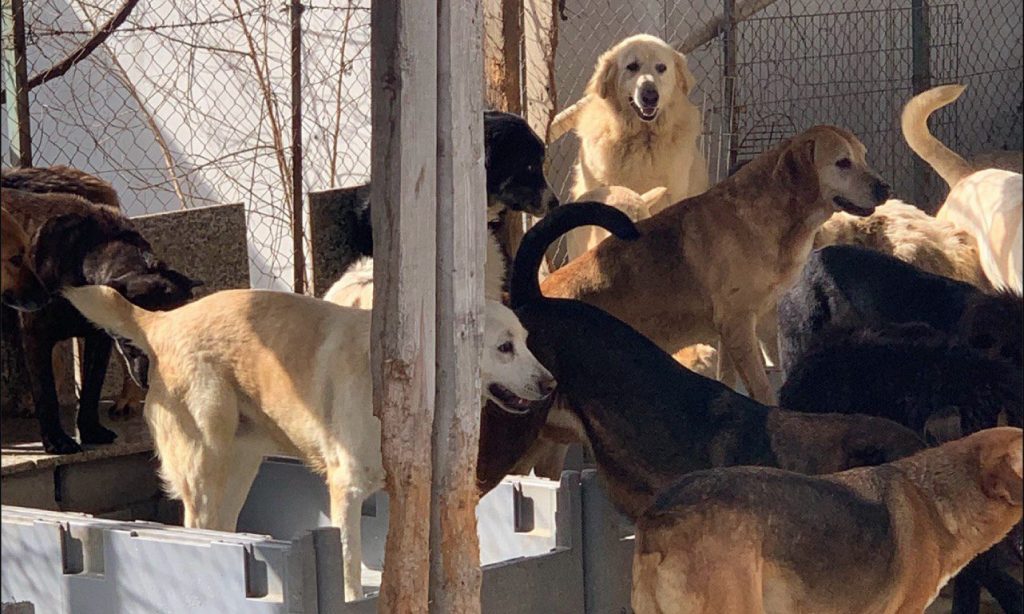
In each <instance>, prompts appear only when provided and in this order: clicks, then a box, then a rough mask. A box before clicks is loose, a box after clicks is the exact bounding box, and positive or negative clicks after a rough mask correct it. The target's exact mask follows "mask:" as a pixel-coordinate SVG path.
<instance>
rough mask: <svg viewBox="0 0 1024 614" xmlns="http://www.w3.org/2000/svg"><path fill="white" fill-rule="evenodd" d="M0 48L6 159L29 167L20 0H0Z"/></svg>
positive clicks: (26, 93)
mask: <svg viewBox="0 0 1024 614" xmlns="http://www.w3.org/2000/svg"><path fill="white" fill-rule="evenodd" d="M3 47H4V55H3V67H4V70H3V72H4V90H5V95H6V101H5V106H6V107H7V109H6V111H7V113H6V115H7V117H6V118H5V120H6V122H7V135H8V137H9V139H10V152H9V155H10V157H9V162H10V164H12V165H14V166H32V136H31V135H32V124H31V121H32V120H31V117H30V116H29V109H28V65H27V61H26V58H25V10H24V5H23V3H22V0H3Z"/></svg>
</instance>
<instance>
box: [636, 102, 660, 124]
mask: <svg viewBox="0 0 1024 614" xmlns="http://www.w3.org/2000/svg"><path fill="white" fill-rule="evenodd" d="M629 106H631V107H633V110H634V111H636V115H637V117H639V118H640V119H641V120H642V121H645V122H653V121H654V120H655V119H657V117H658V111H660V110H661V109H659V108H658V107H647V106H640V105H638V104H637V103H636V101H635V100H633V99H632V98H630V99H629Z"/></svg>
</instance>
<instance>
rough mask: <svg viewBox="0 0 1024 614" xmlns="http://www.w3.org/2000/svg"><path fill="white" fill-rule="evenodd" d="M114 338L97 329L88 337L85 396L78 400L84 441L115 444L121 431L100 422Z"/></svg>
mask: <svg viewBox="0 0 1024 614" xmlns="http://www.w3.org/2000/svg"><path fill="white" fill-rule="evenodd" d="M112 347H113V340H111V338H110V337H108V336H107V335H106V334H105V333H101V332H97V333H95V334H92V335H89V336H87V337H86V338H85V356H84V359H83V363H84V365H85V368H84V373H83V379H82V395H81V397H80V398H79V400H78V433H79V435H80V436H81V438H82V443H100V444H105V443H112V442H113V441H114V440H115V439H117V433H115V432H114V431H111V430H110V429H107V428H105V427H104V426H103V425H102V424H100V413H99V412H100V410H99V405H100V393H101V392H102V390H103V378H104V376H106V374H107V365H108V364H109V362H110V350H111V348H112Z"/></svg>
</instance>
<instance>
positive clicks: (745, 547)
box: [632, 427, 1022, 614]
mask: <svg viewBox="0 0 1024 614" xmlns="http://www.w3.org/2000/svg"><path fill="white" fill-rule="evenodd" d="M1021 448H1022V442H1021V430H1020V429H1018V428H1011V427H1002V428H996V429H989V430H985V431H982V432H980V433H976V434H974V435H971V436H969V437H966V438H964V439H961V440H958V441H954V442H950V443H947V444H945V445H943V446H941V447H938V448H933V449H930V450H926V451H923V452H920V453H918V454H916V455H914V456H912V457H910V458H907V459H903V460H898V461H895V462H893V463H890V464H887V465H883V466H880V467H867V468H860V469H853V470H851V471H846V472H843V473H839V474H836V475H829V476H821V477H808V476H803V475H798V474H795V473H789V472H785V471H778V470H772V469H763V468H752V467H735V468H729V469H715V470H711V471H701V472H698V473H693V474H691V475H688V476H686V477H684V478H683V479H682V480H680V481H679V482H678V483H677V484H675V485H673V486H672V487H671V488H670V489H668V490H666V491H665V492H664V493H663V494H662V495H661V496H659V497H658V500H657V502H656V503H655V504H654V505H653V506H652V507H651V508H650V509H649V510H647V511H646V512H645V513H644V514H643V516H642V517H641V518H640V520H639V521H638V522H637V537H636V551H635V552H636V553H635V556H634V559H633V598H632V602H633V609H634V611H635V612H636V613H637V614H684V613H685V614H690V613H695V614H696V613H702V614H718V613H720V612H743V613H745V614H758V613H772V614H780V613H784V612H792V613H796V612H816V613H820V614H839V613H847V612H878V613H893V614H895V613H899V612H908V613H909V612H923V611H924V609H925V608H926V607H927V606H928V604H930V603H931V602H932V601H933V600H934V599H935V597H936V596H937V595H938V592H939V589H940V588H941V587H942V586H943V585H944V584H945V583H946V581H947V580H948V579H949V578H950V577H952V576H953V575H954V574H956V572H957V571H959V570H960V569H961V568H963V566H964V565H966V564H967V563H968V562H969V561H970V560H971V559H972V558H973V557H974V556H975V555H976V554H977V553H978V552H981V551H983V550H986V549H988V548H989V547H990V546H992V544H994V543H996V542H997V541H998V540H1000V539H1001V538H1002V537H1003V536H1004V535H1006V533H1007V531H1009V530H1010V528H1011V527H1012V526H1013V525H1014V524H1016V523H1018V522H1020V520H1021V497H1022V492H1021V491H1022V480H1021V474H1022V470H1021Z"/></svg>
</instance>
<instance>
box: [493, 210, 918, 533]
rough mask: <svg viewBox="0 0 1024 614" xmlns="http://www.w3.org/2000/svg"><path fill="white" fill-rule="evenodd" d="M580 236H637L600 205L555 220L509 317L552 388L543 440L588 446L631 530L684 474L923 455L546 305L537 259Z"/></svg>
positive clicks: (897, 438)
mask: <svg viewBox="0 0 1024 614" xmlns="http://www.w3.org/2000/svg"><path fill="white" fill-rule="evenodd" d="M585 224H597V225H600V226H601V227H603V228H605V229H607V230H609V231H610V232H612V233H613V234H615V235H616V236H617V237H619V238H620V239H621V238H625V239H628V238H633V237H636V236H637V226H634V225H633V223H632V222H631V221H630V220H629V218H628V217H627V216H626V215H625V214H624V213H622V212H620V211H618V210H616V209H614V208H612V207H608V206H606V205H601V204H598V203H577V204H572V205H568V206H564V207H559V208H558V209H555V210H554V211H552V212H551V213H549V214H548V215H547V216H546V217H545V218H544V219H543V220H541V221H540V222H539V223H538V224H537V225H535V226H534V227H533V228H531V229H530V231H529V232H527V233H526V236H525V237H524V238H523V242H522V244H521V246H520V248H519V252H518V254H517V255H516V260H515V264H514V267H513V272H512V286H511V289H512V292H511V306H512V308H513V309H514V310H515V311H516V315H517V316H519V320H520V322H522V324H523V326H525V327H526V330H527V332H528V333H529V336H528V337H527V347H529V348H530V351H531V352H533V354H534V356H536V357H537V359H538V360H540V362H541V364H543V365H544V366H545V367H546V368H547V369H548V370H549V371H551V373H552V374H553V375H554V376H555V378H556V379H557V380H558V383H559V387H558V390H557V391H556V393H555V396H556V401H555V406H554V407H553V408H552V409H551V411H550V414H549V416H548V419H547V424H546V425H544V427H543V428H544V429H545V435H546V436H548V437H549V438H550V439H552V440H554V441H561V442H563V443H568V442H570V441H573V440H581V441H584V442H585V443H586V444H589V446H590V448H591V449H592V450H593V453H594V457H595V458H596V460H597V465H598V469H599V472H600V475H601V476H602V478H603V479H604V482H605V484H606V486H607V487H608V494H609V497H610V499H611V500H612V502H613V503H614V504H615V505H616V507H617V508H618V509H619V510H620V511H622V512H623V513H625V514H626V515H627V516H629V517H631V518H636V517H637V516H638V515H639V514H640V513H641V512H642V511H643V510H644V509H646V508H647V507H648V506H649V505H650V504H651V503H652V502H653V500H654V497H655V496H656V495H657V493H658V492H659V491H660V490H662V489H663V488H666V487H667V486H669V485H671V484H673V483H674V482H676V481H677V480H678V479H679V478H680V477H681V476H683V475H685V474H686V473H689V472H691V471H697V470H700V469H708V468H710V467H722V466H730V465H762V466H773V467H782V468H785V469H789V470H793V471H800V472H804V473H831V472H835V471H841V470H843V469H849V468H851V467H857V466H863V465H870V464H879V463H882V462H888V461H891V460H895V459H897V458H901V457H903V456H906V455H908V454H911V453H913V452H916V451H918V450H920V449H921V448H922V447H924V444H923V442H922V441H921V440H920V439H919V438H918V437H917V436H916V435H915V434H914V433H913V432H912V431H910V430H909V429H907V428H905V427H903V426H900V425H898V424H896V423H894V422H890V421H888V420H884V419H881V418H873V417H869V416H861V415H851V416H842V415H836V414H824V415H821V414H805V413H798V412H792V411H785V410H781V409H778V408H773V407H767V406H765V405H762V404H760V403H758V402H757V401H754V400H753V399H750V398H749V397H746V396H744V395H742V394H739V393H737V392H735V391H733V390H732V389H730V388H729V387H728V386H725V385H724V384H722V383H720V382H716V381H714V380H711V379H708V378H706V377H703V376H701V375H698V374H696V373H694V372H692V371H690V370H688V369H686V368H685V367H683V366H682V365H680V364H679V363H678V362H676V360H675V359H674V358H673V357H672V356H671V355H669V354H667V353H666V352H665V351H663V350H662V349H660V348H659V347H658V346H657V345H655V344H654V342H653V341H651V340H650V339H647V338H646V337H644V336H643V335H641V334H640V333H639V332H637V331H636V330H635V329H633V328H632V327H630V326H629V325H627V324H626V323H625V322H622V321H621V320H619V319H617V318H615V317H613V316H611V315H610V314H608V313H606V312H604V311H602V310H601V309H598V308H597V307H594V306H593V305H589V304H587V303H584V302H582V301H577V300H572V299H553V298H548V297H545V296H543V295H542V294H541V291H540V288H539V287H538V283H537V269H538V267H539V265H540V262H541V260H542V259H543V256H544V253H545V251H546V250H547V248H548V246H550V245H551V243H552V242H553V241H554V240H556V239H557V238H558V237H559V236H561V235H562V234H564V233H566V232H568V231H569V230H572V229H573V228H576V227H579V226H582V225H585ZM641 232H642V227H641ZM530 426H532V425H531V424H524V425H523V427H524V428H529V427H530ZM509 438H510V439H512V438H513V437H512V436H511V435H510V436H509ZM515 439H516V440H517V441H518V442H519V443H522V442H521V441H519V438H515Z"/></svg>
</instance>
